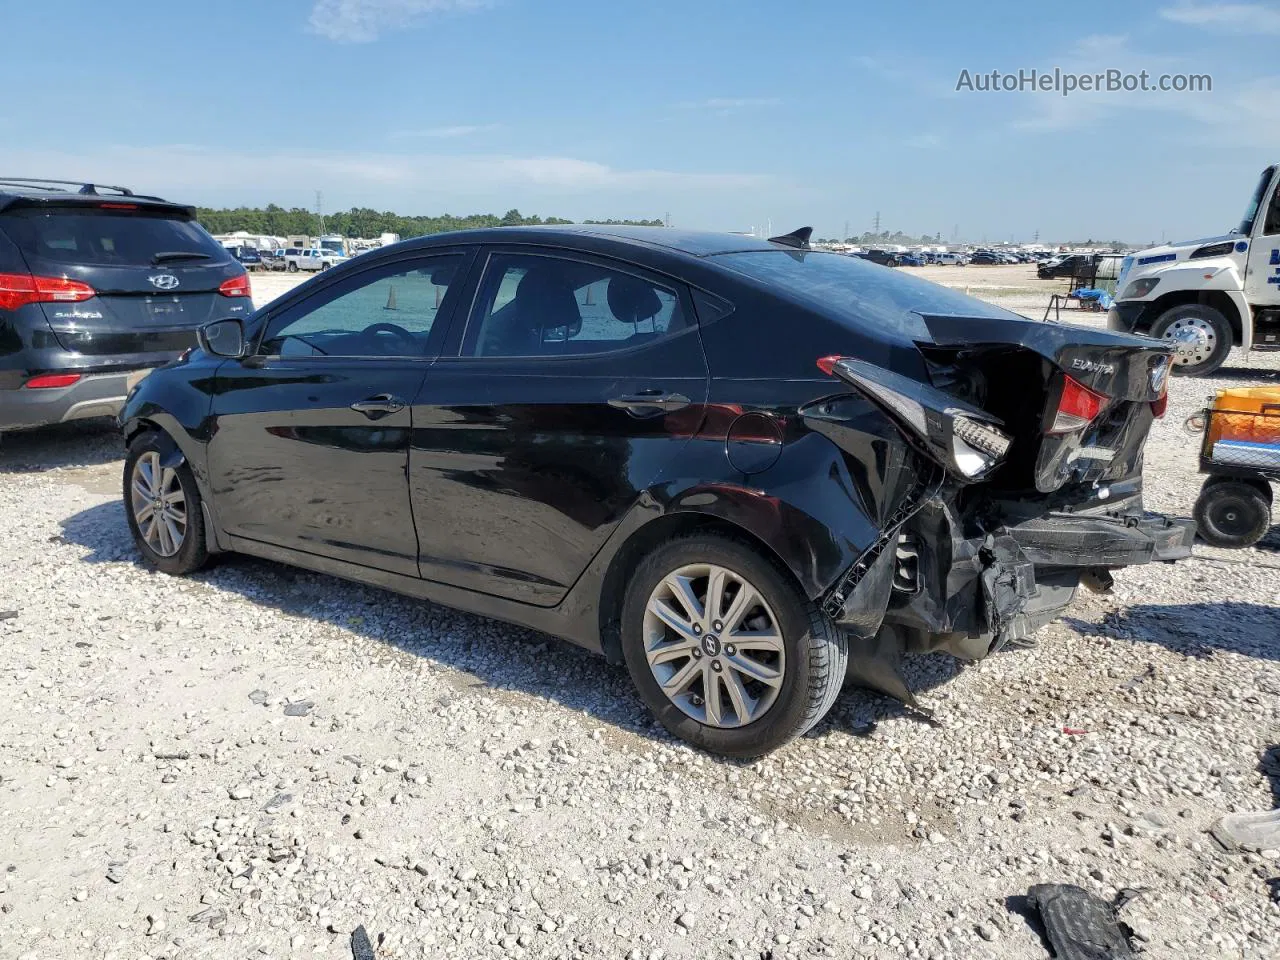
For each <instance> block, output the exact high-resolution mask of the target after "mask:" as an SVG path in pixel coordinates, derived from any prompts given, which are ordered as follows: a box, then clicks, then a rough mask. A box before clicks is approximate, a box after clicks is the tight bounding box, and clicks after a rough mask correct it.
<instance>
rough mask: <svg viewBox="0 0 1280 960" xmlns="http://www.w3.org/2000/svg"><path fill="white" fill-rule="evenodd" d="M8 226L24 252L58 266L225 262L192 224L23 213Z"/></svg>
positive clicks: (149, 217) (101, 214)
mask: <svg viewBox="0 0 1280 960" xmlns="http://www.w3.org/2000/svg"><path fill="white" fill-rule="evenodd" d="M10 223H11V224H12V227H11V229H10V232H11V233H12V234H13V235H14V239H15V240H16V241H17V243H18V246H19V247H20V248H21V249H22V252H23V253H24V254H26V255H28V256H31V257H36V258H38V259H40V260H45V261H53V262H55V263H74V264H93V265H95V266H126V265H127V266H138V265H146V266H150V265H151V264H152V263H154V262H155V260H154V259H153V258H154V257H155V256H156V255H157V254H168V255H170V259H177V256H176V255H179V254H190V255H191V256H192V259H193V260H194V259H196V258H199V259H202V260H214V261H218V262H226V259H227V251H226V250H224V249H223V248H222V247H221V246H220V245H219V244H218V243H217V242H216V241H214V239H213V238H212V237H210V236H209V234H207V233H205V231H204V229H203V228H202V227H201V226H200V225H199V224H198V223H196V222H195V221H194V220H176V219H174V218H173V216H172V215H171V214H170V215H161V216H157V215H153V214H145V213H135V214H120V213H112V212H110V211H105V210H102V211H99V210H66V209H63V210H57V209H54V210H47V211H34V210H32V211H23V212H22V213H21V214H20V215H19V216H17V217H14V218H13V219H12V220H11V221H10Z"/></svg>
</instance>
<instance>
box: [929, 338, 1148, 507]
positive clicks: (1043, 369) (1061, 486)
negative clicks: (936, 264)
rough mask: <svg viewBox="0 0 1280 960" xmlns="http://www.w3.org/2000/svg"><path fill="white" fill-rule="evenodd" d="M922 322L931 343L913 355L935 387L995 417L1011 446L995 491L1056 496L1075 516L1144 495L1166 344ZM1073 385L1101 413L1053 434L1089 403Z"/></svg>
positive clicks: (995, 478) (996, 476) (995, 481)
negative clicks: (1080, 401) (1078, 405)
mask: <svg viewBox="0 0 1280 960" xmlns="http://www.w3.org/2000/svg"><path fill="white" fill-rule="evenodd" d="M923 319H924V323H925V326H926V328H927V329H928V331H929V340H928V341H918V342H917V344H916V346H917V348H918V349H919V350H920V352H921V354H923V355H924V357H925V360H926V363H927V366H928V369H929V376H930V379H931V381H932V382H933V384H934V385H935V386H937V387H938V388H939V389H942V390H945V391H947V392H949V393H952V394H953V395H955V396H957V397H958V398H960V399H962V400H965V401H967V402H969V403H973V404H975V405H977V406H979V407H981V408H982V409H983V410H985V411H987V412H988V413H991V414H993V415H994V416H996V417H999V418H1000V419H1001V420H1002V421H1003V422H1004V423H1005V425H1006V427H1007V429H1008V432H1009V433H1010V434H1011V435H1012V436H1013V438H1014V441H1013V444H1012V445H1011V448H1010V451H1009V456H1008V459H1007V461H1006V463H1005V464H1004V465H1003V466H1002V468H1001V469H1000V470H999V471H998V472H997V473H995V474H994V475H993V476H992V478H991V481H990V482H991V484H992V486H993V488H995V489H997V490H999V489H1003V490H1007V491H1009V492H1016V491H1020V490H1024V489H1025V490H1030V489H1034V490H1036V491H1038V492H1040V493H1042V494H1050V493H1055V494H1057V496H1056V497H1055V498H1054V499H1055V500H1056V501H1057V504H1056V505H1059V506H1060V505H1064V504H1069V505H1072V506H1074V507H1077V508H1079V507H1082V506H1087V505H1089V504H1090V502H1098V503H1102V502H1105V501H1107V500H1108V499H1110V498H1111V497H1112V496H1121V497H1122V496H1123V495H1125V494H1130V495H1133V496H1136V495H1137V494H1138V492H1139V491H1140V489H1141V474H1142V450H1143V446H1144V444H1145V443H1146V439H1147V433H1148V431H1149V430H1150V427H1151V423H1152V421H1153V420H1154V419H1155V416H1156V414H1157V411H1158V409H1159V407H1160V405H1161V404H1162V403H1163V402H1164V397H1165V390H1166V387H1167V380H1168V375H1169V351H1168V349H1167V348H1166V347H1165V346H1164V345H1163V344H1162V343H1161V342H1160V341H1156V340H1151V339H1149V338H1146V337H1134V336H1126V335H1122V334H1116V333H1111V332H1108V331H1104V330H1094V329H1090V328H1087V327H1077V326H1070V325H1066V324H1057V323H1047V322H1046V323H1039V322H1036V321H1032V320H1018V319H1013V318H1005V317H960V316H951V315H926V316H924V317H923ZM1072 382H1074V385H1073V384H1072ZM1075 385H1078V386H1079V387H1083V388H1084V389H1085V390H1086V391H1088V392H1089V393H1090V394H1093V395H1095V397H1096V403H1097V405H1098V407H1099V409H1098V412H1097V413H1096V415H1095V416H1091V417H1088V418H1087V420H1084V421H1083V422H1081V423H1080V424H1079V425H1078V426H1077V427H1076V428H1075V429H1055V423H1056V422H1057V423H1059V424H1060V423H1061V421H1059V419H1058V415H1059V412H1060V410H1063V409H1065V407H1064V404H1069V403H1071V402H1072V401H1073V399H1075V398H1079V397H1081V396H1085V395H1084V394H1082V393H1081V392H1080V391H1079V390H1078V389H1077V387H1076V386H1075ZM1090 402H1095V401H1090ZM1113 486H1116V487H1118V489H1116V490H1114V491H1113V490H1112V489H1111V488H1112V487H1113Z"/></svg>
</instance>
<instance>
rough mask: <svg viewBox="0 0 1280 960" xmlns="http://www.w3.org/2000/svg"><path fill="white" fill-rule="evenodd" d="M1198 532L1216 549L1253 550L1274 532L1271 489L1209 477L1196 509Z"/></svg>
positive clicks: (1239, 481) (1201, 490) (1202, 538)
mask: <svg viewBox="0 0 1280 960" xmlns="http://www.w3.org/2000/svg"><path fill="white" fill-rule="evenodd" d="M1194 513H1195V518H1196V528H1197V529H1196V532H1197V533H1198V534H1199V535H1200V539H1201V540H1203V541H1204V542H1205V543H1207V544H1210V545H1211V546H1215V547H1251V546H1253V545H1254V544H1255V543H1257V542H1258V541H1259V540H1261V539H1262V538H1263V537H1264V536H1266V534H1267V531H1268V530H1269V529H1271V488H1270V487H1267V488H1266V491H1265V492H1263V490H1262V489H1260V488H1259V487H1257V486H1254V485H1253V484H1252V483H1246V482H1244V481H1242V480H1227V479H1224V478H1222V477H1210V478H1209V479H1208V480H1206V481H1205V482H1204V486H1203V487H1201V488H1200V496H1199V497H1198V498H1196V506H1195V511H1194Z"/></svg>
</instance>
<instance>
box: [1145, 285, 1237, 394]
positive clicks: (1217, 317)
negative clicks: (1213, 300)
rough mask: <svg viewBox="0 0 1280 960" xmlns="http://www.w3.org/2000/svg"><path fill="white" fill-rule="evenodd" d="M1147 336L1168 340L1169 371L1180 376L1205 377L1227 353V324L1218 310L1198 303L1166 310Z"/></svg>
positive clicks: (1219, 363) (1228, 346)
mask: <svg viewBox="0 0 1280 960" xmlns="http://www.w3.org/2000/svg"><path fill="white" fill-rule="evenodd" d="M1151 336H1153V337H1155V338H1156V339H1158V340H1167V341H1169V342H1170V345H1171V346H1172V347H1173V348H1174V354H1173V372H1174V373H1175V374H1178V375H1180V376H1184V377H1207V376H1208V375H1209V374H1211V373H1213V372H1214V371H1215V370H1217V369H1218V368H1219V367H1220V366H1222V365H1223V363H1225V362H1226V359H1227V354H1229V353H1230V352H1231V342H1232V334H1231V324H1230V323H1229V322H1228V321H1227V318H1226V317H1225V316H1223V314H1222V311H1220V310H1215V309H1214V308H1213V307H1210V306H1207V305H1205V304H1202V303H1184V304H1182V306H1178V307H1171V308H1170V309H1168V310H1166V311H1165V312H1164V313H1162V314H1160V316H1159V317H1157V318H1156V322H1155V323H1153V324H1152V325H1151Z"/></svg>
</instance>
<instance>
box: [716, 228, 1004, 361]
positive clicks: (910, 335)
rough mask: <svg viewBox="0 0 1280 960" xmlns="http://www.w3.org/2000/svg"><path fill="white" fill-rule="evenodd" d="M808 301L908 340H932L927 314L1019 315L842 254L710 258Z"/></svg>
mask: <svg viewBox="0 0 1280 960" xmlns="http://www.w3.org/2000/svg"><path fill="white" fill-rule="evenodd" d="M710 259H712V260H715V261H716V262H718V263H719V264H721V265H722V266H725V267H728V268H729V269H731V270H736V271H737V272H738V273H743V274H746V275H747V276H748V277H751V278H753V279H755V280H759V281H761V282H763V283H767V284H769V285H770V286H772V287H779V288H781V289H782V290H784V291H786V292H787V293H789V294H791V295H793V296H795V297H797V298H799V299H802V300H805V301H808V303H810V304H811V305H812V306H814V307H816V308H817V309H819V310H820V311H821V312H822V313H824V314H827V315H828V316H833V317H835V318H837V319H839V320H842V321H845V322H846V323H847V324H848V325H850V326H854V327H864V328H865V327H872V328H874V329H878V330H882V331H884V332H886V333H889V334H890V335H894V334H896V335H897V336H900V337H903V338H906V339H908V340H928V339H929V331H928V329H927V328H926V327H925V325H924V321H923V320H922V319H921V317H920V315H921V314H950V315H954V316H962V317H1014V318H1015V319H1018V320H1022V319H1025V318H1024V317H1018V316H1016V315H1015V314H1012V313H1010V312H1009V311H1007V310H1002V309H1001V308H1000V307H993V306H992V305H991V304H989V303H983V302H982V301H981V300H976V299H974V298H973V297H968V296H965V295H964V294H963V293H956V292H955V291H954V290H949V289H948V288H946V287H943V286H939V285H938V284H936V283H930V282H929V281H928V280H921V279H920V278H919V277H913V276H910V275H909V274H906V273H904V272H902V270H901V268H898V269H892V268H889V267H881V266H877V265H876V264H874V263H870V262H868V261H866V260H863V259H861V258H859V257H847V256H844V255H843V254H839V253H821V252H817V251H813V252H808V251H806V252H801V251H798V250H797V251H791V250H776V251H775V250H762V251H750V252H744V253H726V254H721V255H719V256H716V257H712V258H710Z"/></svg>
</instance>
